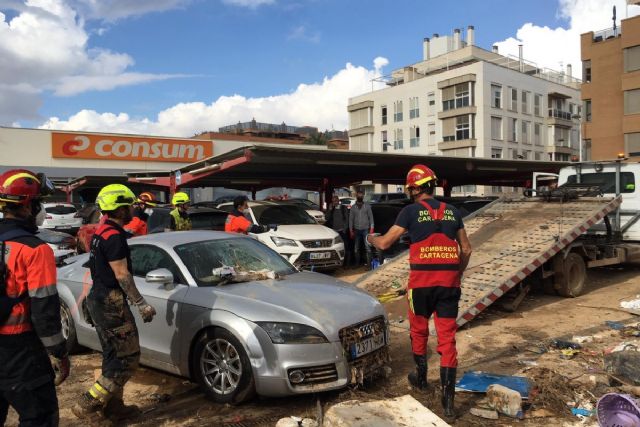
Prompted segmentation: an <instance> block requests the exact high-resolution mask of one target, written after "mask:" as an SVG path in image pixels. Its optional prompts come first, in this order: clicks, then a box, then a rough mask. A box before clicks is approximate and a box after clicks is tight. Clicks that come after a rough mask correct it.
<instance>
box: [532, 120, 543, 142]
mask: <svg viewBox="0 0 640 427" xmlns="http://www.w3.org/2000/svg"><path fill="white" fill-rule="evenodd" d="M533 143H534V144H535V145H542V125H541V124H540V123H534V124H533Z"/></svg>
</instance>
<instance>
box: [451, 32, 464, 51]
mask: <svg viewBox="0 0 640 427" xmlns="http://www.w3.org/2000/svg"><path fill="white" fill-rule="evenodd" d="M461 47H462V43H461V42H460V28H456V29H455V30H453V50H458V49H460V48H461Z"/></svg>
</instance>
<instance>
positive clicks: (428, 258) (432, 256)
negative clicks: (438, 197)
mask: <svg viewBox="0 0 640 427" xmlns="http://www.w3.org/2000/svg"><path fill="white" fill-rule="evenodd" d="M420 204H421V205H423V206H424V207H425V208H426V209H427V210H428V211H429V216H430V219H431V220H432V221H434V222H435V224H436V232H434V233H432V234H431V235H429V236H428V237H427V238H426V239H424V240H421V241H419V242H414V243H412V244H411V246H410V248H409V266H410V269H411V271H410V273H409V288H411V289H413V288H423V287H430V286H444V287H458V286H460V253H459V249H458V242H457V241H456V240H455V239H451V238H450V237H448V236H447V235H446V234H444V233H442V232H441V221H442V218H443V217H444V213H445V209H446V205H445V204H444V203H442V202H441V203H440V207H439V208H438V209H437V210H436V209H433V208H432V207H431V206H429V204H428V203H425V202H424V201H422V202H420Z"/></svg>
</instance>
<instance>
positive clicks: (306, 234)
mask: <svg viewBox="0 0 640 427" xmlns="http://www.w3.org/2000/svg"><path fill="white" fill-rule="evenodd" d="M337 235H338V233H336V232H335V231H333V230H332V229H330V228H328V227H325V226H324V225H320V224H300V225H279V226H278V230H277V231H275V232H270V233H268V234H267V233H264V234H258V236H259V237H263V236H264V238H266V237H267V236H278V237H283V238H285V239H292V240H315V239H333V238H335V237H336V236H337Z"/></svg>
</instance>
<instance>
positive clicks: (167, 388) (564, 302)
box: [7, 267, 640, 427]
mask: <svg viewBox="0 0 640 427" xmlns="http://www.w3.org/2000/svg"><path fill="white" fill-rule="evenodd" d="M638 271H640V270H639V269H637V268H633V267H630V268H627V269H621V268H608V269H597V270H591V271H590V272H589V286H588V291H587V293H586V294H585V295H583V296H581V297H579V298H574V299H565V298H560V297H552V296H547V295H544V294H542V293H541V292H534V293H532V294H530V295H529V296H528V297H527V298H526V299H525V301H524V302H523V303H522V305H521V306H520V307H519V308H518V310H517V311H516V312H514V313H507V312H504V311H500V310H499V309H497V308H490V309H489V310H487V311H486V312H485V313H484V314H483V315H481V316H480V317H479V318H478V319H476V320H474V321H473V322H472V323H471V324H470V325H465V326H464V327H463V328H461V330H460V331H459V332H458V335H457V340H458V352H459V359H460V367H459V374H458V376H459V377H460V376H461V375H462V373H463V372H464V371H468V370H483V371H487V372H492V373H498V374H506V375H513V374H518V375H527V376H530V377H532V378H533V379H534V380H535V381H536V383H537V386H538V389H539V393H538V395H537V396H536V397H535V398H533V399H532V404H533V407H534V408H535V409H546V410H547V411H549V412H547V413H546V414H547V416H545V417H543V418H530V419H525V420H522V421H516V420H513V419H510V418H507V417H504V416H501V417H500V419H499V420H498V421H492V420H484V419H482V418H478V417H475V416H473V415H471V414H469V409H470V408H471V407H473V406H474V405H475V404H476V403H477V402H478V400H480V399H481V397H482V396H480V395H475V394H469V393H457V395H456V408H457V410H458V412H459V413H460V414H461V417H460V418H459V419H458V421H457V422H456V423H455V425H456V426H494V425H498V426H500V425H502V426H507V425H515V424H518V425H522V426H545V427H546V426H550V425H553V426H563V425H593V423H594V422H595V420H590V421H589V422H587V423H586V424H579V423H580V420H579V419H578V418H576V417H574V416H572V415H570V413H569V412H568V409H567V408H569V406H567V403H571V402H574V403H575V404H577V405H585V404H593V403H595V401H596V399H597V398H598V397H600V396H601V395H602V394H604V393H606V392H610V391H618V390H619V388H617V387H612V386H610V385H609V384H608V381H609V380H608V377H607V376H606V375H604V374H603V373H602V351H603V349H605V348H609V347H612V346H614V345H616V344H618V343H619V342H621V341H624V340H625V339H628V338H625V337H623V336H621V334H620V332H619V331H614V330H611V329H610V328H608V327H607V326H606V325H604V321H605V320H612V321H622V322H631V323H633V322H638V321H640V317H635V318H634V317H633V316H632V315H630V314H628V313H625V312H622V311H620V310H618V307H619V301H621V300H624V299H629V298H631V297H635V296H636V295H638V294H640V278H639V277H638ZM361 273H362V271H360V270H355V271H353V270H348V271H346V272H339V273H338V275H339V276H341V278H343V279H344V280H348V281H353V280H354V279H355V278H357V277H358V276H359V275H360V274H361ZM385 307H386V308H387V311H388V313H389V319H390V321H391V323H392V328H391V343H390V353H391V358H392V362H391V368H392V373H391V375H390V377H389V378H387V379H382V378H381V379H378V380H376V381H373V382H371V383H366V384H365V388H363V389H346V390H343V391H339V392H330V393H320V394H317V395H307V396H297V397H290V398H282V399H268V398H258V399H256V400H254V401H252V402H249V403H248V404H244V405H241V406H230V405H219V404H215V403H213V402H211V401H209V400H207V399H206V398H205V397H204V396H203V394H202V393H201V392H200V391H199V390H198V389H197V388H196V386H195V385H194V384H192V383H190V382H189V381H187V380H185V379H183V378H179V377H175V376H172V375H168V374H165V373H161V372H159V371H156V370H153V369H146V368H141V369H140V370H139V371H138V373H137V374H136V375H135V376H134V378H133V379H132V380H131V382H130V383H129V384H128V385H127V387H126V391H125V399H126V400H127V402H128V403H136V404H138V405H140V406H141V407H142V408H143V410H144V411H145V414H144V415H143V416H142V417H140V418H138V419H136V420H130V421H129V422H128V423H127V424H126V425H137V426H155V427H160V426H226V427H231V426H233V427H248V426H255V427H262V426H270V427H272V426H274V425H275V423H276V422H277V420H278V419H279V418H281V417H285V416H290V415H296V416H308V417H313V418H315V417H316V415H317V414H318V402H320V406H322V407H323V408H325V409H326V408H328V407H329V406H330V405H332V404H334V403H337V402H341V401H345V400H351V399H360V400H377V399H384V398H392V397H397V396H401V395H403V394H407V393H410V394H412V395H413V396H414V397H415V398H416V399H418V400H419V401H420V402H422V403H423V404H424V405H425V406H427V407H428V408H430V409H431V410H433V411H434V412H435V413H436V414H439V415H442V411H441V408H440V402H439V400H440V395H439V391H437V390H433V391H432V392H430V393H416V392H414V391H413V390H411V389H410V388H409V386H408V384H407V380H406V374H407V373H408V372H409V371H410V370H411V369H412V368H413V360H412V357H411V351H410V346H409V337H408V323H407V320H406V302H405V300H404V299H399V300H396V301H392V302H390V303H388V304H386V305H385ZM582 335H592V336H594V341H593V342H591V343H586V344H584V349H583V351H582V352H581V353H578V354H577V355H575V356H574V357H573V358H571V359H563V358H561V353H560V351H559V350H555V349H549V347H548V345H547V344H548V343H549V341H550V340H551V339H552V338H559V337H565V338H569V339H570V338H571V337H573V336H582ZM435 341H436V338H435V337H432V339H431V340H430V342H429V349H430V353H429V381H430V383H432V384H434V385H437V384H438V383H439V368H438V363H439V357H438V355H437V354H435V344H436V342H435ZM539 347H544V348H545V349H547V350H548V351H546V352H545V353H543V354H538V353H536V352H534V351H535V349H536V348H539ZM534 364H535V365H536V366H532V365H534ZM99 367H100V356H99V355H98V354H97V353H94V352H86V353H83V354H78V355H73V356H72V371H71V376H70V377H69V379H68V380H67V381H66V382H65V383H64V384H63V385H62V386H61V387H59V388H58V397H59V401H60V425H62V426H84V425H86V423H84V422H80V421H79V420H77V419H76V418H75V417H74V416H73V414H72V413H71V410H70V408H71V406H72V405H73V403H74V402H75V401H76V400H77V398H78V396H79V395H80V393H82V392H84V391H85V390H87V389H88V387H89V386H90V385H91V384H92V381H93V380H94V375H95V374H94V370H96V369H98V368H99ZM166 399H168V400H166ZM165 400H166V401H165ZM576 400H579V401H576ZM530 412H531V411H530ZM538 413H540V412H538ZM543 414H544V413H543ZM549 415H553V416H549ZM7 425H11V426H13V425H17V418H16V416H15V413H11V414H10V417H9V420H8V423H7ZM123 425H124V424H123ZM595 425H597V423H596V424H595Z"/></svg>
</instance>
